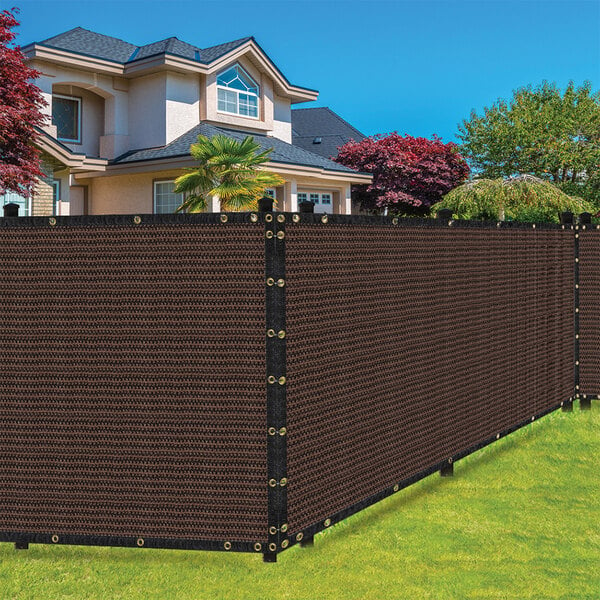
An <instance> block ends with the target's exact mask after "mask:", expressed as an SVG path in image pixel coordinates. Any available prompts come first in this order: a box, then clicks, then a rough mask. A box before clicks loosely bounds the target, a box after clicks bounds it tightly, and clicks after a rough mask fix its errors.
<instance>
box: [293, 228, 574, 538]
mask: <svg viewBox="0 0 600 600" xmlns="http://www.w3.org/2000/svg"><path fill="white" fill-rule="evenodd" d="M573 252H574V248H573V235H572V232H571V231H563V230H541V229H533V230H532V229H527V230H525V229H516V228H515V229H510V230H509V229H506V230H496V229H477V228H451V227H446V228H441V227H439V228H438V227H393V226H391V225H390V226H361V225H352V226H351V227H350V226H347V225H343V224H334V223H330V224H328V225H321V224H290V225H289V226H288V227H287V228H286V299H287V307H286V320H287V325H286V328H287V336H286V340H287V384H286V387H287V424H288V435H287V440H288V441H287V443H288V449H287V452H288V458H287V460H288V464H287V473H288V478H289V485H288V492H287V493H288V522H289V526H290V532H291V534H293V533H294V532H296V531H299V530H301V529H303V528H306V527H308V526H310V525H312V524H314V523H317V522H318V521H320V520H322V519H324V518H326V517H327V516H331V515H333V514H334V513H336V512H337V511H340V510H343V509H345V508H347V507H349V506H352V505H354V504H356V503H358V502H360V501H362V500H364V499H366V498H368V497H369V496H371V495H373V494H376V493H378V492H379V491H380V490H382V489H384V488H386V487H388V486H391V485H393V484H394V483H395V482H398V481H402V480H404V479H406V478H409V477H411V476H414V475H415V474H418V473H419V472H421V471H423V470H425V469H426V468H428V467H431V466H432V465H436V464H437V463H439V462H440V461H442V460H444V459H446V458H447V457H450V456H452V455H454V454H456V453H459V452H461V451H464V450H466V449H468V448H470V447H471V446H472V445H475V444H477V443H480V442H481V441H483V440H484V439H486V438H487V437H489V436H492V435H494V434H495V433H496V432H500V431H503V430H504V429H507V428H509V427H511V426H513V425H516V424H518V423H520V422H521V421H523V420H526V419H528V418H530V417H531V416H532V415H535V414H537V413H540V412H543V411H544V410H545V409H548V408H550V407H553V406H555V405H557V403H560V402H561V401H562V400H565V399H567V398H570V397H571V396H572V394H573V385H574V383H573V355H574V354H573V338H574V335H573V333H574V330H573V287H574V281H573V260H574V253H573Z"/></svg>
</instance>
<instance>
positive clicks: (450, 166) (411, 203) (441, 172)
mask: <svg viewBox="0 0 600 600" xmlns="http://www.w3.org/2000/svg"><path fill="white" fill-rule="evenodd" d="M336 160H337V162H339V163H341V164H343V165H345V166H347V167H351V168H353V169H358V170H359V171H363V172H366V173H371V174H372V175H373V182H372V183H371V184H370V185H357V186H353V191H352V196H353V199H354V200H355V201H357V202H359V203H360V205H361V207H362V208H363V209H366V210H376V209H377V208H386V207H387V208H388V209H389V210H390V211H391V212H393V213H399V214H417V215H418V214H421V215H423V214H426V213H427V212H428V210H429V207H430V206H431V205H432V204H435V203H436V202H439V201H440V200H441V199H442V196H443V195H444V194H447V193H448V192H449V191H450V190H451V189H453V188H455V187H456V186H457V185H459V184H461V183H462V182H463V181H465V180H466V179H467V177H468V176H469V172H470V170H469V167H468V165H467V163H466V161H465V159H464V158H463V157H462V156H461V155H460V154H459V153H458V147H457V146H456V144H453V143H452V142H450V143H447V144H444V143H443V142H442V140H441V139H439V138H438V137H437V136H433V139H431V140H428V139H426V138H422V137H417V138H416V137H412V136H410V135H404V136H402V135H399V134H398V133H397V132H395V131H394V132H393V133H390V134H389V135H381V134H379V135H375V136H372V137H368V138H365V139H364V140H362V141H360V142H354V141H351V142H348V143H347V144H345V145H344V146H342V147H341V148H340V150H339V153H338V156H337V159H336Z"/></svg>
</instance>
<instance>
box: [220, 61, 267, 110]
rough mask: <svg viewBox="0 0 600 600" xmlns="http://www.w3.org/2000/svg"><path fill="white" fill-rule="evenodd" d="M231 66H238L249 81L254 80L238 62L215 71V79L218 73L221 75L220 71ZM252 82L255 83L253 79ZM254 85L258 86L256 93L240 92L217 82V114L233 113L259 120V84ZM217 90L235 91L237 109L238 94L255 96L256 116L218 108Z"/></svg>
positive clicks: (238, 103) (238, 105)
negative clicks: (217, 71)
mask: <svg viewBox="0 0 600 600" xmlns="http://www.w3.org/2000/svg"><path fill="white" fill-rule="evenodd" d="M232 67H238V68H239V69H240V70H241V71H242V72H243V73H244V74H245V75H246V76H247V77H248V78H249V79H250V80H251V81H254V77H252V76H251V75H250V73H248V71H246V69H244V67H242V65H240V63H235V64H233V65H230V66H229V67H227V68H225V69H222V70H221V71H219V73H217V79H216V80H217V81H219V75H221V73H225V71H229V69H231V68H232ZM254 83H256V81H254ZM256 87H257V88H258V94H254V93H252V92H242V91H241V90H236V89H235V88H230V87H227V86H225V85H219V84H218V83H217V114H221V115H234V116H236V117H240V118H241V119H252V120H254V121H259V120H260V85H258V83H256ZM219 90H227V91H228V92H235V93H236V94H237V98H236V106H237V107H238V111H239V107H240V94H246V95H247V96H254V97H255V98H256V116H255V117H254V116H252V115H241V114H240V113H239V112H229V111H228V110H219Z"/></svg>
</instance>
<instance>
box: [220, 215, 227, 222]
mask: <svg viewBox="0 0 600 600" xmlns="http://www.w3.org/2000/svg"><path fill="white" fill-rule="evenodd" d="M221 223H227V215H221Z"/></svg>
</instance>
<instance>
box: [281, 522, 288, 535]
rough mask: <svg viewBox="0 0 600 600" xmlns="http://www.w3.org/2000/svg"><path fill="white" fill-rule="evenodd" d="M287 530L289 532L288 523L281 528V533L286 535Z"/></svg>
mask: <svg viewBox="0 0 600 600" xmlns="http://www.w3.org/2000/svg"><path fill="white" fill-rule="evenodd" d="M287 530H288V524H287V523H284V524H283V525H282V526H281V532H282V533H285V532H286V531H287Z"/></svg>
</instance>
